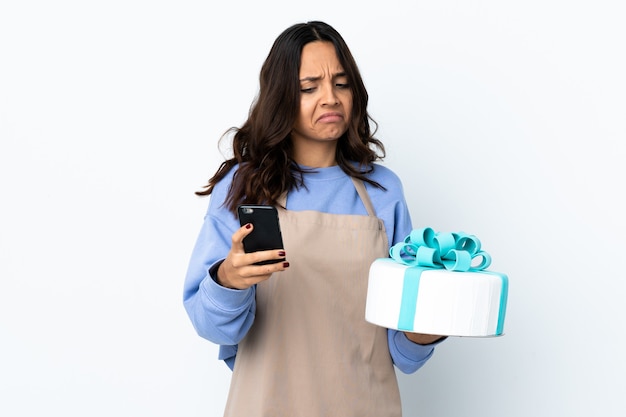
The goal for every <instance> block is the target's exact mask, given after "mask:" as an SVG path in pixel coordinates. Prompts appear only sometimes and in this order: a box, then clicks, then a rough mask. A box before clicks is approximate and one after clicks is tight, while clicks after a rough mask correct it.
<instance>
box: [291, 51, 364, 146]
mask: <svg viewBox="0 0 626 417" xmlns="http://www.w3.org/2000/svg"><path fill="white" fill-rule="evenodd" d="M351 113H352V92H351V90H350V86H349V85H348V78H347V76H346V74H345V73H344V69H343V67H342V66H341V64H340V63H339V59H337V54H336V53H335V47H334V46H333V44H332V43H330V42H320V41H318V42H311V43H308V44H306V45H305V46H304V48H302V58H301V63H300V112H299V113H298V117H297V119H296V122H295V124H294V127H293V131H292V134H291V138H292V140H293V142H294V146H295V147H299V146H305V147H310V145H314V144H315V143H317V144H321V143H326V144H330V143H329V142H332V144H333V148H334V146H336V141H337V139H339V138H340V137H341V135H343V134H344V133H345V131H346V130H347V129H348V124H349V122H350V115H351Z"/></svg>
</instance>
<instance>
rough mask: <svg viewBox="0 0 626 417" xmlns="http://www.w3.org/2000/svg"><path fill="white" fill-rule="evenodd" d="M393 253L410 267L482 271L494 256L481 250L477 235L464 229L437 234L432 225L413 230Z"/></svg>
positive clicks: (395, 246)
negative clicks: (463, 230)
mask: <svg viewBox="0 0 626 417" xmlns="http://www.w3.org/2000/svg"><path fill="white" fill-rule="evenodd" d="M389 255H390V256H391V258H392V259H393V260H395V261H396V262H399V263H402V264H405V265H408V266H421V267H428V268H445V269H447V270H449V271H459V272H466V271H481V270H483V269H486V268H488V267H489V265H490V264H491V256H489V254H488V253H487V252H485V251H482V250H481V249H480V240H478V238H477V237H476V236H474V235H469V234H466V233H462V232H460V233H437V232H435V231H434V230H433V229H431V228H430V227H424V228H422V229H415V230H413V231H412V232H411V234H410V235H408V236H407V237H406V238H405V239H404V241H403V242H399V243H396V244H395V245H393V246H392V247H391V249H389ZM476 260H479V262H478V263H476Z"/></svg>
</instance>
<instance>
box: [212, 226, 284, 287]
mask: <svg viewBox="0 0 626 417" xmlns="http://www.w3.org/2000/svg"><path fill="white" fill-rule="evenodd" d="M253 228H254V226H253V225H252V224H251V223H248V224H245V225H244V226H242V227H240V228H239V229H237V231H236V232H235V233H233V236H232V245H231V248H230V251H229V252H228V255H227V256H226V259H224V262H222V264H221V265H220V266H219V268H218V269H217V283H218V284H220V285H221V286H223V287H226V288H232V289H238V290H243V289H246V288H249V287H251V286H253V285H254V284H257V283H259V282H261V281H265V280H266V279H268V278H269V277H270V276H271V275H272V274H273V273H274V272H279V271H284V270H286V269H287V268H289V262H286V261H280V262H277V263H273V264H267V265H254V264H255V263H256V262H260V261H267V260H271V259H283V258H285V250H284V249H275V250H266V251H258V252H251V253H246V252H244V249H243V238H244V237H246V236H248V235H249V234H250V233H251V232H252V229H253Z"/></svg>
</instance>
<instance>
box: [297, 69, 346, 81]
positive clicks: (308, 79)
mask: <svg viewBox="0 0 626 417" xmlns="http://www.w3.org/2000/svg"><path fill="white" fill-rule="evenodd" d="M345 76H346V73H345V72H344V71H340V72H336V73H334V74H333V79H335V78H339V77H345ZM322 78H323V77H320V76H317V77H314V76H311V77H304V78H301V79H300V82H301V83H303V82H315V81H319V80H321V79H322Z"/></svg>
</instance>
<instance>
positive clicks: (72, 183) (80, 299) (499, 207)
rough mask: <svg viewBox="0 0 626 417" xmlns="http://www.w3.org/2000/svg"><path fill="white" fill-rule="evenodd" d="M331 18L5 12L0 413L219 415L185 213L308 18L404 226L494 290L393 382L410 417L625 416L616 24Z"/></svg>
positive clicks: (235, 8)
mask: <svg viewBox="0 0 626 417" xmlns="http://www.w3.org/2000/svg"><path fill="white" fill-rule="evenodd" d="M338 3H339V2H335V1H317V2H313V3H306V2H305V3H298V2H295V3H294V2H292V1H265V2H256V1H248V2H230V3H228V5H221V4H220V5H219V6H216V5H213V4H211V2H202V1H186V0H179V1H176V2H174V1H171V2H150V1H141V0H125V1H119V0H109V1H107V2H104V1H101V2H95V1H92V2H84V1H70V0H60V1H56V2H46V1H35V0H32V1H28V0H24V1H19V2H18V1H8V2H3V3H2V5H0V60H1V63H0V137H1V142H0V143H1V145H0V193H1V195H2V201H3V202H2V205H1V207H2V208H1V216H0V351H1V355H0V414H1V415H3V416H4V415H6V416H35V415H63V416H85V415H89V416H111V415H116V416H173V415H187V416H219V415H221V411H222V408H223V406H224V401H225V397H226V393H227V386H228V382H229V371H228V370H227V368H226V367H225V366H224V365H223V364H222V363H220V362H218V361H217V360H216V354H217V349H216V347H215V346H213V345H211V344H210V343H208V342H205V341H204V340H202V339H200V338H199V337H197V336H196V334H195V333H194V331H193V329H192V327H191V324H190V323H189V321H188V319H187V317H186V315H185V313H184V310H183V307H182V303H181V289H182V280H183V276H184V272H185V268H186V264H187V259H188V256H189V253H190V251H191V248H192V245H193V242H194V240H195V237H196V233H197V231H198V229H199V226H200V223H201V220H202V216H203V214H204V210H205V208H206V204H207V200H206V199H199V198H196V197H195V196H194V195H193V192H194V191H195V190H197V189H199V187H200V186H201V185H203V184H204V183H205V181H206V179H207V178H208V176H209V175H210V174H212V173H213V172H214V170H215V169H216V168H217V165H218V164H219V162H220V161H221V155H220V154H219V153H218V152H217V148H216V141H217V139H218V137H219V136H220V134H221V133H222V132H223V131H224V130H225V129H226V128H228V127H230V126H232V125H238V124H239V123H241V122H242V121H243V119H244V117H245V115H246V113H247V111H248V108H249V105H250V102H251V100H252V98H253V97H254V94H255V92H256V84H257V77H258V70H259V68H260V65H261V63H262V61H263V59H264V58H265V56H266V54H267V52H268V50H269V47H270V45H271V43H272V41H273V40H274V38H275V37H276V36H277V35H278V34H279V33H280V32H281V31H282V30H283V29H284V28H286V27H287V26H289V25H291V24H293V23H296V22H300V21H305V20H313V19H321V20H325V21H327V22H328V23H330V24H332V25H334V26H335V27H336V28H337V29H338V30H339V31H340V32H341V33H342V34H343V35H344V37H345V38H346V40H347V42H348V44H349V45H350V46H351V49H352V51H353V53H354V55H355V57H356V58H357V61H358V63H359V64H360V67H361V70H362V73H363V76H364V78H365V81H366V84H367V87H368V89H369V92H370V96H371V107H370V111H371V114H372V115H373V116H374V118H375V119H376V120H377V121H378V122H379V123H380V130H379V132H378V137H379V138H381V139H382V140H383V141H384V142H385V144H386V146H387V150H388V158H387V159H386V164H387V165H388V166H390V167H391V168H392V169H394V170H395V171H396V172H397V173H398V174H399V175H400V176H401V177H402V178H403V181H404V184H405V192H406V196H407V199H408V201H409V203H410V206H411V212H412V215H413V219H414V223H415V226H416V227H419V226H431V227H433V228H435V229H436V230H440V231H459V230H463V231H466V232H471V233H474V234H476V235H477V236H478V237H479V238H480V239H481V241H482V242H483V245H484V247H485V249H486V250H487V251H489V252H490V253H491V254H492V256H493V259H494V263H493V266H492V268H491V269H493V270H498V271H500V272H505V273H507V274H508V275H509V277H510V282H511V287H510V301H509V310H508V316H507V322H506V326H505V331H506V335H505V336H503V337H501V338H496V339H460V338H456V339H451V340H448V341H447V342H446V343H444V344H442V345H441V346H440V347H439V348H438V350H437V352H436V354H435V356H434V357H433V359H432V360H431V361H430V362H429V363H428V364H427V365H426V366H425V367H424V368H423V369H422V370H421V371H419V372H418V373H417V374H414V375H410V376H404V375H401V376H400V379H401V387H402V394H403V401H404V409H405V415H406V416H429V417H434V416H455V417H456V416H481V417H486V416H511V417H513V416H520V417H521V416H524V417H525V416H530V415H532V416H589V415H603V416H618V415H623V414H624V411H626V404H625V400H624V396H623V386H624V384H623V382H622V379H623V374H624V372H625V371H626V364H625V361H624V355H623V351H624V349H625V347H626V346H625V343H624V338H623V336H622V332H623V329H624V317H625V315H626V307H625V304H626V303H624V301H623V300H624V296H625V295H626V294H625V292H626V291H625V289H626V285H625V284H624V280H625V278H626V277H625V273H624V266H623V260H624V252H625V250H626V243H625V240H624V237H623V235H624V232H626V227H625V222H624V215H623V213H624V211H625V203H624V201H623V197H624V178H626V176H625V172H626V169H625V168H624V162H623V161H624V160H625V157H626V155H625V153H626V151H625V150H626V145H625V144H624V140H625V139H626V128H625V119H626V118H625V116H626V101H625V100H624V97H626V83H625V81H624V80H625V78H624V76H623V74H625V73H626V63H625V58H624V49H623V39H624V38H625V36H626V30H625V29H624V26H623V21H624V17H625V16H624V6H621V4H620V2H618V1H617V0H616V1H612V2H611V1H602V0H599V1H594V2H591V1H588V2H582V1H568V2H566V1H564V0H563V1H560V0H543V1H534V0H530V1H525V2H504V1H497V0H484V1H473V2H463V1H451V0H443V1H442V0H440V1H430V2H426V1H419V2H416V3H417V4H414V5H412V6H410V7H409V6H408V5H409V4H412V3H415V2H408V1H407V2H400V1H393V0H387V1H385V2H379V1H376V2H373V1H372V2H370V1H359V2H354V4H352V3H353V2H345V3H348V5H343V3H342V4H338ZM357 4H358V6H357ZM357 7H358V10H357V9H356V8H357Z"/></svg>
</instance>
